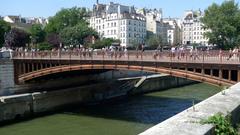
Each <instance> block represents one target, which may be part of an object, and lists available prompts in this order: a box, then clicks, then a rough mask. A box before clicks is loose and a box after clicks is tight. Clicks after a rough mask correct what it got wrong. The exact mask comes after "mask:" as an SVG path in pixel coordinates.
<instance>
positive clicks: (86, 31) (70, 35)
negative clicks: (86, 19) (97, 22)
mask: <svg viewBox="0 0 240 135" xmlns="http://www.w3.org/2000/svg"><path fill="white" fill-rule="evenodd" d="M89 36H95V37H97V32H96V31H95V30H93V29H92V28H89V27H88V25H87V24H86V23H79V24H78V25H76V26H73V27H67V28H65V29H63V30H62V31H61V32H60V37H61V40H62V41H63V43H64V45H67V46H69V45H74V46H75V45H80V44H85V42H84V41H85V40H84V39H85V38H87V37H89Z"/></svg>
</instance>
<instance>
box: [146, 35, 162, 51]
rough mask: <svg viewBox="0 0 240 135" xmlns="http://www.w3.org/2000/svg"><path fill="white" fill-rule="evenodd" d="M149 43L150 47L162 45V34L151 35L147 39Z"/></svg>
mask: <svg viewBox="0 0 240 135" xmlns="http://www.w3.org/2000/svg"><path fill="white" fill-rule="evenodd" d="M147 45H148V47H150V48H153V49H155V48H158V47H160V46H162V38H161V37H160V36H157V35H151V36H150V37H149V38H148V39H147Z"/></svg>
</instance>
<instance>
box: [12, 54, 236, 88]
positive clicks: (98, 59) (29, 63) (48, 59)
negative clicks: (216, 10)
mask: <svg viewBox="0 0 240 135" xmlns="http://www.w3.org/2000/svg"><path fill="white" fill-rule="evenodd" d="M229 56H230V57H229ZM12 59H13V63H14V78H15V83H17V84H22V83H27V82H28V81H30V80H32V79H36V78H39V77H44V76H48V75H53V74H58V73H63V72H72V71H79V70H134V71H146V72H154V73H164V74H169V75H171V76H175V77H181V78H187V79H190V80H195V81H199V82H206V83H209V84H213V85H218V86H222V85H227V86H230V85H233V84H236V83H237V82H239V81H240V65H239V64H240V55H239V54H238V53H237V54H231V55H230V54H229V52H228V51H218V50H213V51H198V52H190V51H184V52H169V51H164V52H159V51H143V52H142V51H127V52H123V51H114V52H112V51H106V50H105V51H101V50H100V51H89V50H85V51H83V50H69V51H59V50H57V51H39V52H19V51H16V52H14V53H13V58H12Z"/></svg>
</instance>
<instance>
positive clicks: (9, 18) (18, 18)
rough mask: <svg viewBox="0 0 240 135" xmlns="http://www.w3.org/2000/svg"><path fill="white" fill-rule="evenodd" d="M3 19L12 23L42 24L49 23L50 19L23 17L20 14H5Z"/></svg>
mask: <svg viewBox="0 0 240 135" xmlns="http://www.w3.org/2000/svg"><path fill="white" fill-rule="evenodd" d="M3 20H4V21H5V22H8V23H10V24H30V25H32V24H42V25H46V24H47V23H48V19H46V18H42V17H21V16H20V15H19V16H13V15H9V16H4V17H3Z"/></svg>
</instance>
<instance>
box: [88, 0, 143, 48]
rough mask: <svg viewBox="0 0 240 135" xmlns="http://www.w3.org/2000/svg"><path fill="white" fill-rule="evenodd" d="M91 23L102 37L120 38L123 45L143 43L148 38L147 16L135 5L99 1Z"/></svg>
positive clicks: (94, 9) (90, 20) (95, 6)
mask: <svg viewBox="0 0 240 135" xmlns="http://www.w3.org/2000/svg"><path fill="white" fill-rule="evenodd" d="M89 23H90V26H91V27H92V28H94V29H95V30H96V31H97V32H98V33H99V35H100V37H101V38H113V39H119V40H120V41H121V45H122V46H132V45H135V44H143V43H144V42H145V38H146V18H145V17H144V16H143V15H142V14H138V13H137V12H136V10H135V8H134V7H133V6H124V5H120V4H118V3H113V2H110V3H109V4H99V3H98V1H97V3H96V4H95V5H94V6H93V13H92V16H91V17H90V18H89Z"/></svg>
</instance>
